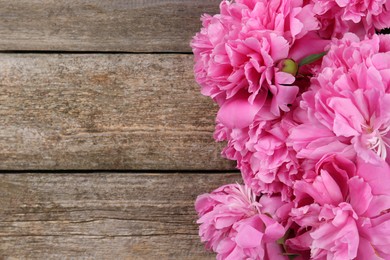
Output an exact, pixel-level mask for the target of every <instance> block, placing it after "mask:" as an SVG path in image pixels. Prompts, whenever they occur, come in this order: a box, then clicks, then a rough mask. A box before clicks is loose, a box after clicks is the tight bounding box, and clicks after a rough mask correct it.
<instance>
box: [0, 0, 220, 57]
mask: <svg viewBox="0 0 390 260" xmlns="http://www.w3.org/2000/svg"><path fill="white" fill-rule="evenodd" d="M219 3H220V0H110V1H109V0H104V1H98V0H39V1H38V0H12V1H9V0H0V25H1V26H0V50H54V51H127V52H161V51H163V52H171V51H172V52H188V51H190V47H189V41H190V39H191V37H192V36H193V35H194V34H195V32H197V31H198V30H199V28H200V26H201V22H200V20H199V18H200V15H201V14H202V13H205V12H206V13H216V12H217V11H218V5H219Z"/></svg>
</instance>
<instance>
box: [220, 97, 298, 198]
mask: <svg viewBox="0 0 390 260" xmlns="http://www.w3.org/2000/svg"><path fill="white" fill-rule="evenodd" d="M255 104H256V103H255ZM266 107H267V104H265V105H258V106H256V105H251V104H250V103H249V101H248V100H247V99H246V98H245V97H241V98H235V99H232V100H228V101H227V102H226V103H224V104H223V105H222V107H221V109H220V111H219V112H218V116H217V122H219V123H218V125H217V130H216V133H215V138H216V139H217V140H218V141H224V140H227V141H228V144H227V147H226V148H225V149H224V151H223V154H224V156H225V157H227V158H228V159H230V160H237V167H238V168H239V169H240V170H241V173H242V177H243V179H244V182H245V184H246V185H248V186H249V187H250V188H251V189H252V190H253V191H254V192H255V193H256V194H262V193H267V194H273V193H281V194H282V197H283V199H284V200H286V201H289V200H290V197H291V195H292V192H291V187H292V183H293V179H294V174H296V173H297V167H298V162H297V160H296V155H295V151H294V150H293V149H291V148H290V147H288V146H287V145H286V139H287V137H288V131H289V129H290V128H292V126H294V122H293V121H292V120H291V118H290V117H289V115H290V114H289V113H288V114H286V115H284V116H283V117H281V118H276V117H275V116H274V115H273V114H272V113H268V114H267V111H268V109H267V108H266ZM263 111H264V112H263Z"/></svg>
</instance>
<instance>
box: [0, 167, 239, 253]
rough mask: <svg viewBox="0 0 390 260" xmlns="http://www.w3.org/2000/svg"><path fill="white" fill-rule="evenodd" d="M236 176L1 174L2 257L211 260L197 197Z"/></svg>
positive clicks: (237, 177)
mask: <svg viewBox="0 0 390 260" xmlns="http://www.w3.org/2000/svg"><path fill="white" fill-rule="evenodd" d="M239 179H240V176H239V175H238V174H233V173H230V174H183V173H181V174H164V175H159V174H112V173H99V174H97V173H95V174H92V173H91V174H3V175H0V197H1V200H0V259H8V258H11V259H63V258H64V257H66V258H67V259H69V258H76V259H81V258H82V259H213V258H214V256H213V255H212V254H210V253H207V252H206V251H205V250H204V247H203V245H202V244H201V243H200V239H199V237H198V235H197V233H198V230H197V225H196V223H195V221H196V213H195V210H194V206H193V204H194V201H195V198H196V196H197V195H199V194H201V193H204V192H210V191H211V190H213V189H215V188H217V187H219V186H220V185H222V184H226V183H234V182H236V181H239Z"/></svg>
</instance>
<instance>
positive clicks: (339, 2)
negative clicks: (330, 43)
mask: <svg viewBox="0 0 390 260" xmlns="http://www.w3.org/2000/svg"><path fill="white" fill-rule="evenodd" d="M312 3H313V4H314V8H313V11H314V12H315V13H316V14H317V15H318V16H317V18H318V20H319V21H320V25H321V28H320V34H321V36H322V37H327V38H330V37H337V38H342V36H343V35H344V34H345V33H347V32H351V33H355V34H357V35H359V36H360V37H361V38H364V37H365V36H366V35H373V34H374V33H375V29H377V30H378V29H379V30H380V29H384V28H387V27H390V2H389V1H387V0H312Z"/></svg>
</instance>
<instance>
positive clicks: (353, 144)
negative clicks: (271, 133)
mask: <svg viewBox="0 0 390 260" xmlns="http://www.w3.org/2000/svg"><path fill="white" fill-rule="evenodd" d="M389 43H390V36H389V35H379V36H378V35H375V36H373V37H372V39H366V40H362V41H360V40H359V39H358V37H357V36H355V35H353V34H347V35H346V36H345V37H344V39H343V40H340V41H335V42H334V43H333V45H331V47H330V50H329V52H328V54H327V55H326V56H325V57H324V58H323V61H322V66H321V69H320V72H319V74H318V75H316V76H315V77H313V78H312V86H311V89H310V90H309V91H308V92H306V93H304V94H303V96H302V98H303V102H302V103H301V109H302V110H303V114H304V113H305V112H306V115H303V116H302V111H300V112H299V113H300V115H299V120H301V122H302V124H300V125H298V126H297V127H294V128H293V129H292V130H291V134H290V137H289V138H290V141H289V143H290V145H292V147H294V149H295V150H296V151H297V156H298V157H300V158H308V159H312V160H318V159H320V158H321V157H322V156H323V155H325V154H327V153H330V152H331V153H342V154H346V155H347V154H348V156H350V157H351V156H352V157H353V156H354V155H357V156H358V157H360V158H362V159H363V160H364V161H366V162H370V163H376V162H378V161H379V160H387V161H388V162H389V161H390V158H389V156H388V152H389V146H390V112H389V111H390V110H389V109H388V108H389V106H390V76H389V75H390V63H389V62H388V61H389V60H390V44H389Z"/></svg>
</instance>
